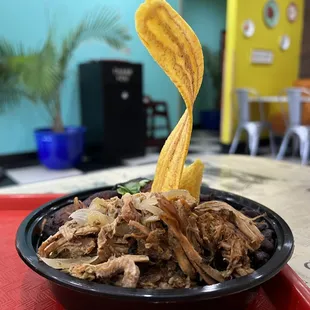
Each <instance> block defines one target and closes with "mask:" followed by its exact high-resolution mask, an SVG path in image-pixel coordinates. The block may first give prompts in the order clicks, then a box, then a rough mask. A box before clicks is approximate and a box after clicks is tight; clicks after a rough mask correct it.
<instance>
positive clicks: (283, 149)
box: [277, 130, 293, 160]
mask: <svg viewBox="0 0 310 310" xmlns="http://www.w3.org/2000/svg"><path fill="white" fill-rule="evenodd" d="M292 134H293V132H292V131H291V130H287V131H286V133H285V135H284V137H283V140H282V143H281V146H280V150H279V153H278V155H277V160H281V159H283V157H284V155H285V152H286V149H287V146H288V142H289V140H290V138H291V135H292Z"/></svg>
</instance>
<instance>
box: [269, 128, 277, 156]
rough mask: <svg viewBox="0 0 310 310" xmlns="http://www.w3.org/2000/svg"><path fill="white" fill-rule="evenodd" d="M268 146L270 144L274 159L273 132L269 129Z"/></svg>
mask: <svg viewBox="0 0 310 310" xmlns="http://www.w3.org/2000/svg"><path fill="white" fill-rule="evenodd" d="M269 144H270V151H271V155H272V156H273V157H274V156H276V144H275V142H274V136H273V131H272V130H271V129H269Z"/></svg>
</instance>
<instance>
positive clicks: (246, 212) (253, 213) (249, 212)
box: [242, 210, 260, 218]
mask: <svg viewBox="0 0 310 310" xmlns="http://www.w3.org/2000/svg"><path fill="white" fill-rule="evenodd" d="M242 213H243V214H244V215H246V216H247V217H251V218H253V217H256V216H259V215H260V213H259V212H258V211H256V210H244V211H242Z"/></svg>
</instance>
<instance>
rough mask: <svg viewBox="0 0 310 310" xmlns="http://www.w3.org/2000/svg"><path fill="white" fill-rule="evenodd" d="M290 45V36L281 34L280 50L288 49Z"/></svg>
mask: <svg viewBox="0 0 310 310" xmlns="http://www.w3.org/2000/svg"><path fill="white" fill-rule="evenodd" d="M290 45H291V38H290V37H289V36H288V35H287V34H284V35H283V36H281V38H280V48H281V50H282V51H286V50H288V49H289V47H290Z"/></svg>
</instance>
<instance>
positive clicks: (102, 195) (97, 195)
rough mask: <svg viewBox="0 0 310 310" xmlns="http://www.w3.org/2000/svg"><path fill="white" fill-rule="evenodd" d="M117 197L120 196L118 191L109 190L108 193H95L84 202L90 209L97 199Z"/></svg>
mask: <svg viewBox="0 0 310 310" xmlns="http://www.w3.org/2000/svg"><path fill="white" fill-rule="evenodd" d="M115 196H119V195H118V193H117V191H115V190H107V191H102V192H98V193H95V194H93V195H91V196H89V197H88V198H87V199H85V200H84V201H83V203H84V204H85V205H86V206H87V207H89V205H90V203H91V202H92V201H93V199H95V198H101V199H110V198H112V197H115Z"/></svg>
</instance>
